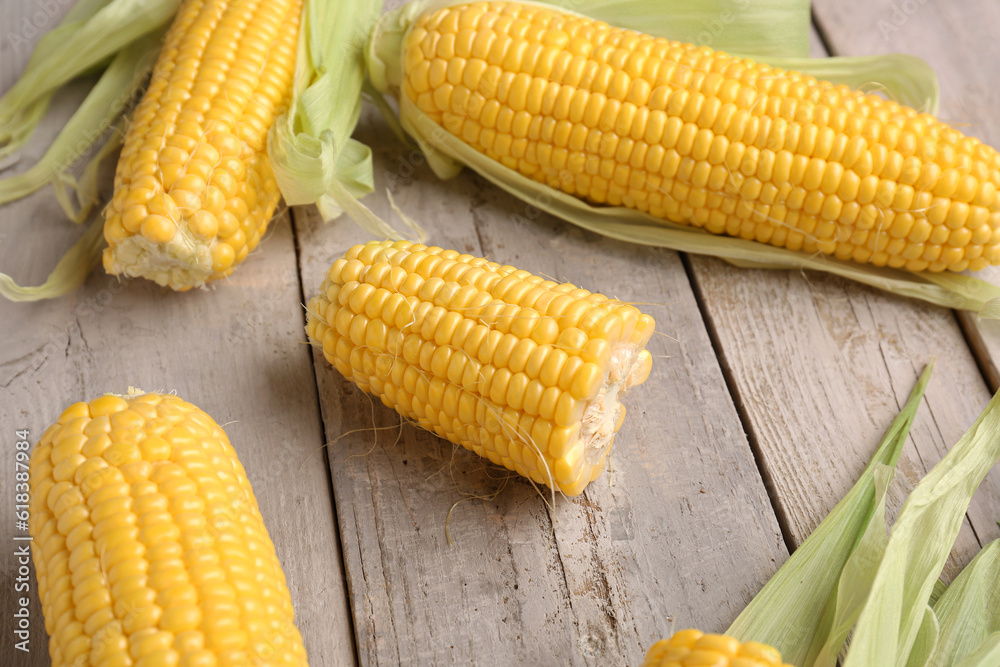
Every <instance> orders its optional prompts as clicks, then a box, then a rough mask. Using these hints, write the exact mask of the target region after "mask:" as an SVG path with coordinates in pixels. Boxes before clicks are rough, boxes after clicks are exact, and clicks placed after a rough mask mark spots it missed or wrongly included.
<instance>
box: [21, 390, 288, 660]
mask: <svg viewBox="0 0 1000 667" xmlns="http://www.w3.org/2000/svg"><path fill="white" fill-rule="evenodd" d="M28 482H29V486H30V490H31V500H30V506H29V510H30V517H31V518H30V522H29V530H30V532H31V535H32V537H33V542H32V544H31V547H32V549H31V551H32V557H33V560H34V563H35V571H36V573H37V575H38V592H39V597H40V598H41V602H42V611H43V613H44V616H45V627H46V630H47V632H48V634H49V655H50V657H51V660H52V664H53V665H69V664H95V665H96V664H100V665H119V664H121V665H132V664H136V665H147V664H148V665H177V664H180V665H203V664H210V665H214V664H250V663H253V662H255V661H257V662H259V661H260V660H266V661H267V662H268V663H269V664H271V663H273V664H282V665H305V664H306V653H305V648H304V647H303V644H302V639H301V637H300V635H299V632H298V630H297V629H296V628H295V624H294V611H293V609H292V602H291V597H290V596H289V592H288V587H287V585H286V583H285V576H284V574H283V573H282V571H281V565H280V563H279V562H278V558H277V555H276V554H275V551H274V546H273V544H272V543H271V539H270V537H269V536H268V534H267V528H266V527H265V526H264V522H263V519H262V517H261V515H260V512H259V511H258V509H257V501H256V499H255V497H254V495H253V491H252V490H251V489H250V484H249V482H248V481H247V478H246V474H245V472H244V470H243V467H242V466H241V465H240V462H239V460H238V459H237V457H236V452H235V450H234V449H233V447H232V445H230V444H229V439H228V438H227V437H226V434H225V432H224V431H223V430H222V428H221V427H219V426H218V425H217V424H216V423H215V422H214V421H212V419H211V417H209V416H208V415H206V414H205V413H204V412H202V411H201V410H199V409H198V408H197V407H195V406H193V405H191V404H190V403H186V402H184V401H182V400H181V399H179V398H178V397H176V396H172V395H161V394H142V393H136V392H130V393H129V394H128V395H127V396H114V395H110V394H109V395H105V396H101V397H99V398H96V399H94V400H92V401H90V402H89V403H75V404H73V405H72V406H70V407H69V408H68V409H67V410H66V411H65V412H63V414H62V415H61V416H60V417H59V420H58V421H57V422H56V424H54V425H53V426H52V427H50V428H49V429H48V430H46V431H45V434H44V435H43V436H42V439H41V440H40V441H39V442H38V444H37V445H36V446H35V448H34V450H33V451H32V453H31V458H30V462H29V480H28ZM250 612H252V613H250Z"/></svg>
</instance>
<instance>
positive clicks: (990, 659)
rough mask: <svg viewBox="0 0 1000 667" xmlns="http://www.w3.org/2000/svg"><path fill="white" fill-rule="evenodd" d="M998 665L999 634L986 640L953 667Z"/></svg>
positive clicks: (999, 663) (999, 655)
mask: <svg viewBox="0 0 1000 667" xmlns="http://www.w3.org/2000/svg"><path fill="white" fill-rule="evenodd" d="M997 665H1000V632H994V633H993V634H992V635H990V636H989V637H987V638H986V641H984V642H983V643H982V644H981V645H980V646H979V648H977V649H976V650H975V651H973V652H972V654H971V655H970V656H969V657H967V658H966V659H965V660H963V661H962V662H960V663H958V664H957V665H956V666H955V667H996V666H997Z"/></svg>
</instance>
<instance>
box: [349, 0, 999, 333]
mask: <svg viewBox="0 0 1000 667" xmlns="http://www.w3.org/2000/svg"><path fill="white" fill-rule="evenodd" d="M452 4H459V3H457V2H455V0H427V1H421V0H418V1H417V2H412V3H409V4H407V5H404V6H403V7H401V8H399V9H397V10H395V11H393V12H389V13H388V14H387V15H385V16H384V17H383V18H382V19H381V20H380V21H379V23H378V26H377V28H376V31H375V32H374V33H373V36H372V40H371V42H370V44H369V46H368V50H367V54H366V57H367V66H368V71H369V77H370V80H371V82H372V85H373V87H374V88H375V89H376V90H377V91H379V92H380V93H382V94H392V95H394V96H395V97H396V98H397V99H398V101H399V123H400V125H401V126H402V127H403V128H404V129H405V130H406V132H407V134H409V135H410V136H411V137H412V138H413V139H414V140H415V141H416V142H417V144H418V145H419V146H420V148H421V149H422V150H423V151H424V153H425V155H426V156H427V159H428V163H429V165H430V166H431V168H432V169H433V170H434V172H435V173H436V174H437V175H438V176H439V177H441V178H450V177H452V176H455V175H456V174H457V173H458V172H459V171H461V169H462V168H464V167H469V168H471V169H473V170H474V171H476V172H477V173H479V174H481V175H482V176H483V177H485V178H486V179H488V180H489V181H491V182H493V183H495V184H496V185H498V186H499V187H501V188H503V189H504V190H506V191H508V192H510V193H511V194H513V195H514V196H516V197H518V198H520V199H522V200H523V201H525V202H527V203H528V204H529V205H530V206H531V207H533V208H534V209H536V210H540V211H545V212H547V213H550V214H552V215H555V216H557V217H560V218H562V219H564V220H567V221H569V222H571V223H573V224H575V225H577V226H579V227H582V228H584V229H587V230H589V231H593V232H596V233H599V234H603V235H605V236H609V237H611V238H615V239H618V240H622V241H628V242H632V243H641V244H645V245H651V246H658V247H665V248H672V249H674V250H678V251H682V252H690V253H696V254H703V255H710V256H714V257H719V258H722V259H724V260H726V261H729V262H731V263H733V264H736V265H738V266H743V267H755V268H771V269H778V268H783V269H811V270H817V271H825V272H828V273H833V274H835V275H839V276H841V277H845V278H849V279H851V280H854V281H857V282H861V283H864V284H867V285H871V286H873V287H876V288H878V289H882V290H885V291H889V292H892V293H894V294H899V295H902V296H907V297H911V298H916V299H921V300H923V301H927V302H930V303H933V304H936V305H940V306H945V307H949V308H959V309H965V310H971V311H975V312H978V313H980V315H981V316H983V317H996V316H997V315H1000V286H996V285H993V284H991V283H988V282H986V281H984V280H981V279H978V278H974V277H972V276H968V275H964V274H934V273H929V272H923V273H912V272H908V271H903V270H896V269H889V268H881V267H875V266H871V265H867V264H861V263H857V262H849V261H840V260H837V259H835V258H831V257H827V256H824V255H821V254H813V255H809V254H806V253H802V252H796V251H791V250H786V249H783V248H775V247H773V246H770V245H766V244H763V243H758V242H755V241H747V240H744V239H739V238H733V237H724V236H717V235H713V234H709V233H707V232H705V231H703V230H701V229H699V228H695V227H691V226H687V225H680V224H673V223H670V222H666V221H664V220H662V219H659V218H655V217H653V216H650V215H648V214H644V213H641V212H639V211H635V210H632V209H627V208H624V207H611V206H591V205H590V204H587V203H586V202H583V201H582V200H580V199H577V198H575V197H571V196H569V195H566V194H565V193H563V192H561V191H559V190H556V189H554V188H552V187H549V186H547V185H544V184H541V183H538V182H536V181H534V180H532V179H530V178H526V177H524V176H521V175H520V174H518V173H517V172H515V171H513V170H512V169H509V168H507V167H504V166H503V165H501V164H499V163H498V162H495V161H494V160H492V159H490V158H489V157H487V156H486V155H484V154H482V153H480V152H478V151H476V150H475V149H473V148H471V147H470V146H468V145H467V144H465V143H464V142H462V141H461V140H460V139H458V138H457V137H454V136H453V135H451V134H450V133H448V132H447V131H445V130H444V129H443V128H441V127H440V126H439V125H437V124H436V123H435V122H434V121H432V120H431V119H430V118H428V117H427V116H426V115H425V114H423V113H422V112H421V111H420V110H419V109H417V108H416V106H415V105H414V104H412V103H411V102H410V101H409V100H408V99H407V98H406V96H403V95H400V94H399V86H400V84H401V80H402V43H403V39H404V37H405V35H406V33H407V31H408V30H409V27H410V26H411V25H412V24H413V22H414V20H415V19H416V17H417V16H419V15H420V14H421V13H423V12H425V11H429V10H433V9H435V8H438V7H442V6H448V5H452ZM551 4H557V5H558V4H559V3H551ZM743 4H744V3H741V2H739V1H738V0H712V1H711V2H704V3H688V4H686V5H685V7H686V8H687V9H686V10H685V16H687V17H688V18H689V20H687V21H681V22H678V24H677V25H674V24H673V23H672V21H671V18H672V15H671V14H670V11H671V10H672V9H673V8H675V6H676V5H675V4H670V5H668V7H667V8H666V9H664V8H663V6H662V3H659V2H655V1H654V0H647V1H645V2H644V1H642V0H629V1H627V2H623V3H613V2H610V1H602V2H598V1H597V0H593V2H591V1H589V0H580V1H578V2H573V3H572V9H573V11H574V12H576V13H581V14H589V15H592V16H594V17H595V18H600V19H603V20H605V21H608V22H609V23H613V24H616V25H626V26H628V25H630V23H629V21H632V24H631V25H634V26H637V27H641V29H642V30H643V31H644V32H647V33H650V34H654V35H660V36H664V37H668V38H671V39H678V40H686V41H693V42H698V41H699V39H698V37H699V35H698V34H697V33H695V34H692V32H693V31H694V30H695V29H697V27H698V25H699V24H705V23H708V22H711V21H713V20H717V19H718V17H719V16H721V15H722V13H721V12H726V11H728V12H732V14H731V15H732V16H735V17H737V19H738V20H733V21H732V22H731V25H730V26H729V27H728V28H727V29H726V30H725V31H723V32H722V33H720V34H719V36H718V38H717V39H715V40H714V41H713V42H712V44H711V46H712V47H714V48H718V49H722V50H727V51H731V52H733V53H739V54H740V55H747V56H757V57H760V58H761V59H762V60H764V61H766V62H769V63H773V64H774V65H776V66H781V67H789V68H793V69H797V70H800V71H803V72H806V73H809V74H814V75H815V76H818V77H820V78H823V79H826V80H829V81H832V82H834V83H845V84H847V85H851V86H852V87H855V88H861V89H866V90H872V91H876V90H877V91H879V92H882V93H884V94H886V95H887V96H889V97H891V98H893V99H897V100H899V101H900V102H901V103H904V104H908V105H909V106H913V107H915V108H918V109H921V110H925V111H929V112H934V111H936V110H937V106H938V98H939V94H938V93H939V90H938V83H937V79H936V77H935V75H934V73H933V71H932V70H931V69H930V68H929V67H928V66H927V65H926V63H924V62H923V61H921V60H920V59H918V58H915V57H913V56H904V55H898V54H896V55H888V56H872V57H866V58H827V59H808V58H803V57H802V53H801V50H802V49H801V43H802V40H801V39H792V38H791V36H792V35H798V36H800V37H804V38H807V37H808V29H809V28H808V2H807V1H803V2H791V1H789V2H773V3H761V4H760V6H759V7H758V5H757V4H755V5H754V11H753V12H752V13H751V12H746V13H741V12H740V11H739V10H740V9H741V8H742V7H743ZM588 10H591V11H588ZM598 12H600V14H598ZM699 12H701V13H699ZM803 12H804V14H803ZM750 14H753V16H754V17H755V18H756V21H754V22H753V23H752V24H748V30H750V29H751V28H753V26H755V25H757V21H760V22H762V23H764V24H767V25H772V26H774V30H775V31H776V34H779V35H784V36H785V43H786V46H785V47H784V48H782V41H781V40H777V43H770V42H768V43H766V44H765V45H764V46H761V47H758V48H757V49H756V51H757V52H755V48H754V43H753V40H752V39H744V38H741V36H740V35H741V33H740V29H741V28H740V26H742V25H743V19H745V18H747V16H749V15H750ZM803 15H804V16H805V17H806V20H804V21H803V20H802V16H803ZM636 16H639V17H640V18H641V20H637V19H636V18H635V17H636ZM695 16H697V17H698V18H697V19H695V18H691V17H695ZM685 26H686V27H685ZM730 28H731V29H730ZM685 31H686V32H685ZM750 34H754V33H753V32H752V31H751V33H750ZM382 108H385V105H382ZM994 299H996V300H997V301H993V300H994ZM991 301H993V303H991Z"/></svg>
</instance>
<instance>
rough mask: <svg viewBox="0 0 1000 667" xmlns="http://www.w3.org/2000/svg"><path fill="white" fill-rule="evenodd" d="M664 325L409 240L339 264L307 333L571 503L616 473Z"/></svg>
mask: <svg viewBox="0 0 1000 667" xmlns="http://www.w3.org/2000/svg"><path fill="white" fill-rule="evenodd" d="M653 328H654V322H653V319H652V318H651V317H649V316H648V315H644V314H642V313H640V312H639V311H638V310H637V309H636V308H634V307H633V306H630V305H628V304H625V303H622V302H620V301H616V300H612V299H608V298H607V297H604V296H601V295H599V294H591V293H590V292H588V291H587V290H582V289H578V288H576V287H575V286H573V285H568V284H567V285H558V284H556V283H553V282H550V281H544V279H542V278H539V277H536V276H532V275H531V274H529V273H527V272H526V271H518V270H517V269H515V268H514V267H511V266H500V265H499V264H496V263H495V262H490V261H488V260H486V259H477V258H474V257H471V256H470V255H461V254H459V253H457V252H455V251H451V250H443V249H441V248H437V247H428V246H425V245H414V244H411V243H409V242H406V241H398V242H395V243H392V242H378V241H373V242H370V243H367V244H365V245H358V246H355V247H353V248H351V249H350V250H348V251H347V253H346V254H345V255H344V257H342V258H341V259H338V260H337V261H336V262H334V264H333V267H332V268H331V269H330V271H329V273H328V275H327V279H326V281H325V282H324V283H323V285H322V287H321V288H320V292H319V295H318V296H316V297H314V298H313V299H312V300H311V301H310V303H309V308H308V323H307V326H306V332H307V333H308V335H309V338H310V339H311V340H312V341H313V342H314V343H316V344H317V345H319V346H321V347H322V349H323V354H324V356H325V357H326V359H327V360H328V361H329V362H330V363H331V364H333V366H334V367H335V368H336V369H337V370H338V371H340V372H341V373H342V374H343V375H344V376H345V377H347V378H348V379H350V380H353V381H354V382H355V383H356V384H357V385H358V386H359V387H361V388H362V389H364V390H365V391H368V392H370V393H372V394H375V395H376V396H378V397H379V398H381V399H382V402H383V403H385V404H386V405H387V406H389V407H391V408H393V409H395V410H396V411H397V412H399V413H400V414H401V415H403V416H404V417H407V418H408V419H412V420H413V421H415V422H417V423H418V424H419V425H420V426H422V427H423V428H425V429H427V430H429V431H433V432H434V433H437V434H438V435H440V436H441V437H443V438H447V439H448V440H450V441H452V442H454V443H456V444H460V445H462V446H464V447H466V448H467V449H470V450H472V451H474V452H476V453H478V454H480V455H481V456H484V457H486V458H489V459H490V460H492V461H494V462H497V463H500V464H502V465H504V466H506V467H507V468H509V469H511V470H514V471H516V472H518V473H520V474H522V475H524V476H525V477H529V478H531V479H532V480H534V481H535V482H537V483H541V484H545V485H547V486H550V487H552V488H553V489H555V488H558V489H560V490H561V491H562V492H563V493H565V494H566V495H570V496H575V495H578V494H580V493H581V492H582V491H583V489H584V487H585V486H586V485H587V484H588V483H589V482H590V481H591V480H593V479H594V478H596V477H597V476H598V475H599V474H600V473H601V471H602V470H603V469H604V461H605V458H606V454H607V452H608V450H609V449H610V447H611V444H612V442H613V440H614V435H615V433H616V432H617V431H618V429H619V428H620V427H621V424H622V416H623V413H624V407H622V405H621V403H620V401H619V399H620V397H621V394H623V393H624V392H625V391H626V390H627V389H628V388H630V387H633V386H635V385H638V384H641V383H642V382H644V381H645V380H646V378H647V377H648V376H649V372H650V368H651V367H652V356H651V355H650V353H649V352H648V351H647V350H645V349H644V348H645V346H646V344H647V343H648V341H649V338H650V336H652V334H653Z"/></svg>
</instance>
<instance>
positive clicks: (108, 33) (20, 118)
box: [0, 0, 179, 156]
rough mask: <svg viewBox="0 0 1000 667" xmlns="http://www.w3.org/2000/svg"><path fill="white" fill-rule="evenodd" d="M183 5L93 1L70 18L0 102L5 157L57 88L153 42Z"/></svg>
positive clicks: (165, 0) (170, 0)
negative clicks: (129, 48) (134, 45)
mask: <svg viewBox="0 0 1000 667" xmlns="http://www.w3.org/2000/svg"><path fill="white" fill-rule="evenodd" d="M178 4H179V0H111V1H110V2H107V3H103V2H93V1H91V2H87V3H86V4H85V6H84V7H83V8H81V10H80V11H78V12H74V13H71V15H70V16H67V18H66V19H65V20H64V21H63V23H62V25H60V27H59V28H56V29H55V30H53V31H52V33H51V34H49V35H46V36H45V37H43V38H42V39H41V40H39V44H38V46H36V48H35V50H34V51H33V52H32V56H31V59H30V60H29V61H28V66H27V68H26V69H25V71H24V72H23V73H22V74H21V77H20V78H19V79H18V80H17V82H16V83H15V84H14V85H13V86H12V87H11V89H10V90H8V91H7V92H6V93H5V94H4V96H3V98H0V145H2V147H0V156H3V155H6V154H8V153H11V152H13V151H14V150H17V149H18V148H19V147H20V146H22V145H23V144H24V142H25V141H27V139H28V138H29V137H30V136H31V133H32V131H33V130H34V128H35V126H36V125H37V123H38V121H39V120H40V119H41V117H42V115H43V114H44V112H45V108H46V107H47V106H48V101H49V99H50V98H51V94H52V93H53V92H54V91H55V90H56V89H57V88H59V87H60V86H62V85H63V84H65V83H66V82H68V81H70V80H71V79H74V78H76V77H77V76H79V75H81V74H83V73H84V72H87V71H88V70H91V69H93V68H94V67H96V66H99V65H101V64H102V63H104V62H106V61H107V60H108V59H109V58H111V57H112V56H114V54H116V53H117V52H118V51H120V50H121V49H123V48H124V47H125V46H126V45H128V44H130V43H131V42H133V41H135V40H137V39H140V38H144V37H147V38H148V35H149V33H151V32H153V31H154V30H157V29H159V28H161V27H163V26H165V25H166V24H167V23H168V22H169V21H170V20H171V19H172V18H173V16H174V13H175V12H176V11H177V6H178ZM91 12H92V13H91ZM70 19H74V20H70Z"/></svg>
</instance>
